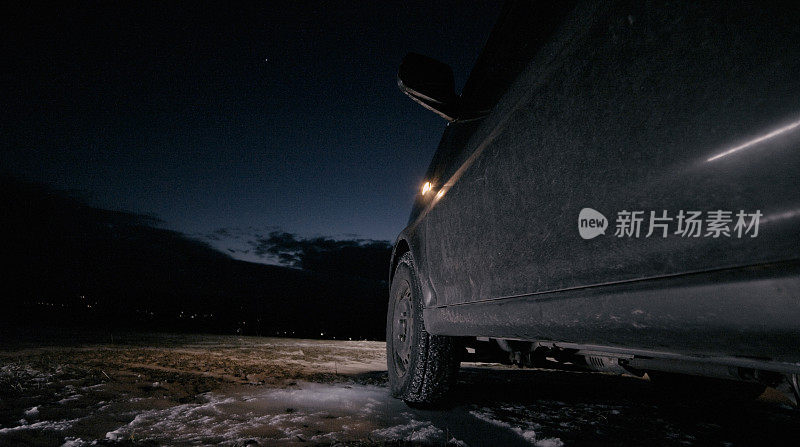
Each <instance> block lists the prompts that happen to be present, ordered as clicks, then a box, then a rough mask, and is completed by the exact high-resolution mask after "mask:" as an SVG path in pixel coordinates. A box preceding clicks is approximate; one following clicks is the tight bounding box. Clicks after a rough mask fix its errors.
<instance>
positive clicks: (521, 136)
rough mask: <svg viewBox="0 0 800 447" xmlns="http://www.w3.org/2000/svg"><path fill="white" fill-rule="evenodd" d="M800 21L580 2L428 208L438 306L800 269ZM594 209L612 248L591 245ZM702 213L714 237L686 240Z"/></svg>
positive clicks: (790, 15)
mask: <svg viewBox="0 0 800 447" xmlns="http://www.w3.org/2000/svg"><path fill="white" fill-rule="evenodd" d="M797 18H798V14H797V11H796V10H792V11H786V10H779V9H777V8H773V9H770V8H769V7H764V6H763V5H758V6H754V5H749V4H746V3H741V4H740V3H732V4H730V5H727V6H726V8H716V7H714V6H713V5H709V4H706V3H702V4H700V3H686V4H676V5H672V6H669V7H668V6H666V5H663V6H656V7H647V8H646V7H645V6H643V5H640V4H639V3H637V2H630V3H628V2H620V3H614V4H612V5H611V7H608V5H606V4H602V5H601V4H598V3H594V2H586V3H582V4H580V5H578V6H577V7H576V8H575V10H573V11H572V12H571V13H570V14H569V16H568V17H567V18H566V19H565V20H564V21H563V23H562V25H561V26H560V27H559V28H558V29H557V30H556V31H555V32H554V33H553V34H552V35H551V36H550V37H549V38H548V39H547V40H546V42H544V43H543V44H542V45H541V46H540V47H539V49H538V51H537V52H536V55H535V56H533V57H532V58H531V59H530V60H529V63H528V64H527V67H526V68H525V69H524V70H523V72H522V73H521V74H520V76H519V77H518V78H517V79H516V81H515V82H514V83H513V84H512V85H511V87H510V88H509V89H508V91H507V92H506V93H505V94H504V95H503V97H502V98H501V99H500V100H499V102H498V103H497V105H496V106H494V108H493V111H492V113H491V114H490V115H489V116H488V117H487V118H485V119H484V120H482V122H480V124H479V125H478V126H477V128H476V130H475V132H474V133H473V134H471V136H470V138H469V140H468V142H467V143H466V144H465V146H464V153H465V156H464V157H463V162H462V163H461V164H460V165H458V166H457V168H455V169H453V174H452V175H450V176H449V177H448V178H447V179H446V180H443V181H442V183H441V188H440V190H439V192H437V197H436V199H435V200H434V203H432V205H431V206H430V208H429V210H428V213H427V216H426V236H427V237H426V240H427V242H426V259H427V262H428V264H429V265H428V267H429V270H430V272H431V273H430V279H431V284H432V286H433V288H434V290H435V292H436V295H437V300H438V301H437V303H438V304H440V305H441V304H459V303H466V302H475V301H480V300H493V299H502V298H508V297H515V296H520V295H531V294H545V293H549V292H556V291H559V290H565V289H571V288H576V287H586V286H597V285H603V284H610V283H618V282H623V281H632V280H639V279H644V278H658V277H665V276H672V275H677V274H683V273H689V272H703V271H709V270H715V269H722V268H728V267H735V266H743V265H754V264H759V263H767V262H772V261H778V260H787V259H797V256H798V252H797V247H798V246H800V245H798V243H800V231H798V227H799V225H798V219H799V218H800V212H798V210H800V188H799V187H798V186H800V182H798V176H797V172H800V156H799V155H798V154H800V151H798V148H799V146H800V106H798V103H797V100H796V99H797V98H798V97H800V76H797V73H800V29H799V27H798V26H797V23H798V21H797ZM584 209H591V210H592V213H594V214H592V216H602V218H603V219H604V220H605V221H606V226H607V227H606V230H605V234H598V235H596V236H595V237H593V238H591V239H584V238H583V237H581V234H580V232H579V228H578V224H579V221H578V218H579V215H580V214H581V211H582V210H584ZM689 212H699V219H700V225H701V230H700V231H699V232H697V233H695V232H694V231H693V232H691V233H688V234H687V233H686V232H685V231H684V232H683V233H681V231H680V230H681V229H682V228H681V224H683V225H684V226H685V224H686V220H685V217H686V216H688V215H689ZM631 213H634V214H632V215H631ZM737 214H743V215H744V216H745V217H744V218H745V219H746V220H747V221H746V222H745V225H744V228H741V227H739V228H738V230H739V234H737V231H736V230H737V228H736V226H737V223H738V222H737ZM631 216H633V217H634V219H633V221H637V219H641V221H640V223H639V225H640V226H639V228H638V231H633V230H634V228H631V227H629V226H626V225H627V224H626V219H627V222H628V223H630V220H631ZM681 216H683V217H681ZM597 218H598V219H600V217H597ZM660 219H661V220H660ZM756 219H758V221H757V222H756ZM715 222H716V224H715ZM653 223H655V224H656V226H654V227H653V228H652V229H651V228H650V225H651V224H653ZM720 224H724V225H723V226H724V227H725V228H727V232H723V233H720V232H719V231H717V232H715V231H714V227H715V225H716V226H717V227H719V226H720ZM753 224H755V225H753ZM618 227H620V228H619V229H620V230H621V231H617V230H618ZM742 229H744V230H745V232H744V234H741V230H742ZM683 230H685V228H683ZM748 230H749V231H748ZM755 230H758V231H757V232H756V231H755ZM726 233H727V234H726ZM715 234H716V236H715Z"/></svg>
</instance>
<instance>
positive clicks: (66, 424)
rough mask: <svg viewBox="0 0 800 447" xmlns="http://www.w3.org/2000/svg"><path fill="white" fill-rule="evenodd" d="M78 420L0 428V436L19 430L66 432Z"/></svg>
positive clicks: (42, 422)
mask: <svg viewBox="0 0 800 447" xmlns="http://www.w3.org/2000/svg"><path fill="white" fill-rule="evenodd" d="M79 420H80V418H78V419H65V420H61V421H41V422H36V423H33V424H20V425H18V426H16V427H7V428H0V435H2V434H6V433H11V432H17V431H21V430H55V431H61V430H66V429H68V428H70V427H72V425H73V424H74V423H75V422H77V421H79ZM20 422H24V421H20Z"/></svg>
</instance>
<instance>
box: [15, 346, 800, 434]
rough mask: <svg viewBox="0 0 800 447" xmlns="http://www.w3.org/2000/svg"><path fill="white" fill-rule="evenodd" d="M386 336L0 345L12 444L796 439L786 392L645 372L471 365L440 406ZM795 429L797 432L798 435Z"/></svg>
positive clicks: (796, 423) (799, 425)
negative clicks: (686, 385)
mask: <svg viewBox="0 0 800 447" xmlns="http://www.w3.org/2000/svg"><path fill="white" fill-rule="evenodd" d="M384 349H385V347H384V345H383V343H377V342H364V341H360V342H349V341H347V342H341V341H315V340H291V339H269V338H258V337H210V336H208V337H204V336H184V337H183V338H182V337H174V336H169V337H166V336H165V338H159V337H158V336H150V338H147V339H146V341H143V340H141V339H131V340H127V341H126V342H125V343H123V344H119V343H118V344H115V345H107V344H103V345H85V344H81V345H79V346H49V347H41V346H40V347H30V346H27V347H24V348H20V349H8V350H3V351H0V445H16V444H27V445H55V446H59V445H65V446H68V447H77V446H85V445H92V444H95V443H98V442H99V443H102V444H118V443H119V444H127V443H130V442H133V443H134V444H137V443H144V444H155V445H169V444H182V445H275V446H301V445H303V446H305V445H386V444H387V443H388V445H415V446H425V445H436V446H442V445H451V446H473V447H475V446H484V445H486V446H496V445H503V446H514V445H520V446H538V447H556V446H573V445H653V444H658V445H675V446H683V445H754V444H755V443H765V444H768V445H794V443H793V442H792V441H794V440H796V439H797V438H798V436H800V417H798V413H797V410H795V409H792V408H789V407H786V406H782V405H780V403H779V402H757V403H755V404H748V405H745V404H736V405H729V404H725V403H724V402H723V403H719V404H717V403H715V402H706V403H700V404H698V403H695V404H691V405H687V404H686V403H682V402H671V401H669V400H668V399H667V400H665V398H664V397H663V396H662V395H659V394H656V393H654V392H653V389H652V386H651V385H650V384H649V383H648V382H647V381H645V380H641V379H638V378H633V377H620V376H611V375H605V374H586V373H576V372H572V373H570V372H563V371H559V372H556V371H548V370H517V369H511V368H506V367H502V366H499V365H483V367H480V368H479V367H477V366H478V365H474V364H472V365H469V364H468V365H464V367H463V368H462V372H461V374H460V380H459V385H458V387H457V389H456V393H455V395H454V398H453V401H452V402H450V404H449V406H448V407H447V408H445V409H442V410H440V411H423V410H415V409H411V408H409V407H407V406H406V405H405V404H404V403H403V402H401V401H398V400H396V399H393V398H391V397H390V396H389V394H388V389H387V387H386V373H385V366H384V357H383V356H384ZM787 439H788V440H789V442H786V443H784V442H783V441H784V440H787Z"/></svg>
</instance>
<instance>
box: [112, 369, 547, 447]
mask: <svg viewBox="0 0 800 447" xmlns="http://www.w3.org/2000/svg"><path fill="white" fill-rule="evenodd" d="M204 398H205V400H206V402H203V403H194V404H183V405H177V406H174V407H170V408H164V409H159V410H148V411H143V412H139V413H138V414H137V415H136V417H135V418H134V419H133V421H131V422H130V423H129V424H127V425H124V426H122V427H119V428H118V429H116V430H113V431H110V432H108V433H107V434H106V438H107V439H108V440H110V441H122V440H130V439H133V440H148V441H155V442H167V441H169V442H175V443H188V444H239V445H244V444H245V443H246V442H247V441H249V440H253V441H256V442H259V443H260V444H262V445H267V444H268V445H286V446H291V445H308V444H309V443H311V444H326V445H327V444H333V443H336V442H341V441H360V442H375V443H380V442H381V441H398V440H402V441H410V442H412V443H414V445H459V446H465V445H467V443H466V442H464V441H462V439H467V440H469V441H470V443H472V444H473V445H486V443H487V442H488V443H489V444H494V443H495V442H498V433H497V432H498V430H497V429H498V427H502V428H508V430H507V433H506V434H507V435H508V436H506V437H505V438H507V439H503V438H504V436H500V439H503V444H504V445H510V444H511V445H513V444H519V445H540V446H559V445H562V443H561V442H560V440H558V439H544V440H537V439H536V436H535V434H534V432H533V430H529V429H526V430H521V429H515V428H513V427H511V426H509V425H508V424H507V423H504V422H500V421H496V420H493V419H491V418H490V413H487V412H476V411H468V410H466V409H458V408H456V409H453V410H450V411H445V412H429V411H418V410H413V409H410V408H409V407H407V406H406V405H405V404H404V403H403V402H402V401H399V400H396V399H392V398H390V397H389V396H388V393H387V390H386V388H383V387H377V386H369V385H344V384H334V385H328V384H318V383H307V382H301V383H299V384H298V385H296V386H293V387H291V388H288V389H266V390H254V389H246V390H243V391H240V392H238V393H231V394H228V395H226V396H222V395H217V394H214V393H209V394H206V395H204ZM501 431H506V430H501ZM481 433H483V434H485V435H489V436H490V438H489V439H485V440H483V439H481V438H482V435H481Z"/></svg>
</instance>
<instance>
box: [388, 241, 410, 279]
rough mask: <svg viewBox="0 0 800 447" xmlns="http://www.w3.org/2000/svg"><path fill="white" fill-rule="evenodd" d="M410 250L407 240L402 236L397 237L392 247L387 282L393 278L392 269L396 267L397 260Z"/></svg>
mask: <svg viewBox="0 0 800 447" xmlns="http://www.w3.org/2000/svg"><path fill="white" fill-rule="evenodd" d="M410 251H411V246H410V245H409V244H408V241H407V240H406V239H405V238H404V237H402V236H401V237H400V238H398V239H397V242H395V244H394V248H392V259H391V263H390V265H389V283H391V282H392V280H393V279H394V271H395V269H396V268H397V262H398V261H399V260H400V258H401V257H402V256H403V255H404V254H406V253H408V252H410Z"/></svg>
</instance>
